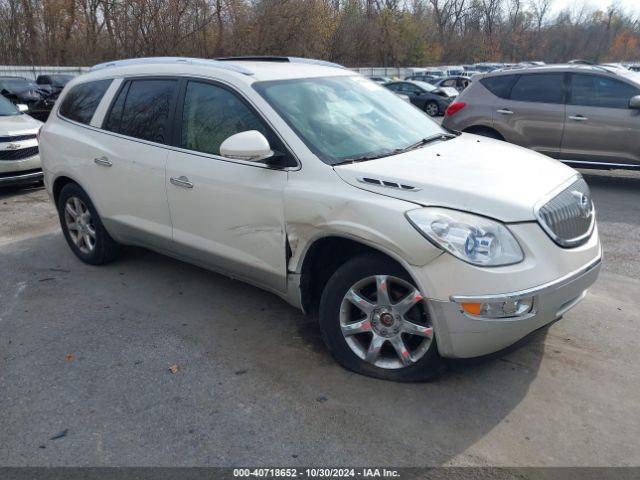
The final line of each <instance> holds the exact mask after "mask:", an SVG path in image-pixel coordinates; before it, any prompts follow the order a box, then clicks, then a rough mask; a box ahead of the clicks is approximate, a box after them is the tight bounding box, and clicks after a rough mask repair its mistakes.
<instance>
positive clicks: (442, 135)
mask: <svg viewBox="0 0 640 480" xmlns="http://www.w3.org/2000/svg"><path fill="white" fill-rule="evenodd" d="M455 137H456V135H454V134H452V133H439V134H438V135H433V136H432V137H427V138H423V139H422V140H419V141H417V142H416V143H413V144H411V145H409V146H408V147H404V148H397V149H395V150H394V151H393V153H395V154H398V153H404V152H408V151H410V150H415V149H417V148H421V147H424V146H425V145H427V144H429V143H431V142H435V141H436V140H448V139H451V138H455Z"/></svg>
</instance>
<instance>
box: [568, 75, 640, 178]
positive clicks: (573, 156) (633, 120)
mask: <svg viewBox="0 0 640 480" xmlns="http://www.w3.org/2000/svg"><path fill="white" fill-rule="evenodd" d="M636 95H640V90H639V89H638V88H636V87H634V86H632V85H630V84H628V83H626V82H622V81H620V80H615V79H612V78H609V77H604V76H601V75H594V74H577V73H576V74H573V75H571V88H570V95H569V100H568V102H567V120H566V124H565V130H564V137H563V140H562V152H561V156H562V159H563V160H568V161H577V162H596V163H617V164H626V165H628V164H631V165H640V111H639V110H634V109H630V108H629V101H630V100H631V98H632V97H634V96H636Z"/></svg>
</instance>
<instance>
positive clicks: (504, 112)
mask: <svg viewBox="0 0 640 480" xmlns="http://www.w3.org/2000/svg"><path fill="white" fill-rule="evenodd" d="M497 112H498V113H499V114H501V115H513V112H512V111H511V110H509V109H508V108H501V109H500V110H497Z"/></svg>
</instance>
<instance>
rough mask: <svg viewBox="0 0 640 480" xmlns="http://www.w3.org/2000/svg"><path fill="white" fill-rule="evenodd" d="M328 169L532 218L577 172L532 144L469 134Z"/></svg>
mask: <svg viewBox="0 0 640 480" xmlns="http://www.w3.org/2000/svg"><path fill="white" fill-rule="evenodd" d="M334 170H335V171H336V173H337V174H338V175H339V176H340V178H342V179H343V180H344V181H345V182H347V183H349V184H350V185H353V186H354V187H357V188H361V189H364V190H368V191H371V192H375V193H380V194H382V195H386V196H389V197H395V198H399V199H402V200H406V201H409V202H413V203H416V204H419V205H424V206H441V207H448V208H453V209H457V210H464V211H466V212H473V213H477V214H480V215H484V216H487V217H492V218H496V219H498V220H502V221H503V222H523V221H531V220H535V215H534V212H533V208H534V206H535V205H536V203H538V202H539V201H540V200H541V199H542V198H543V197H544V196H545V195H547V194H549V193H550V192H551V191H552V190H554V189H555V188H557V187H558V186H560V185H561V184H562V183H564V182H565V181H567V180H568V179H569V178H571V177H573V176H575V175H577V172H576V171H575V170H573V169H572V168H570V167H567V166H566V165H563V164H562V163H560V162H558V161H556V160H553V159H551V158H549V157H545V156H544V155H541V154H539V153H536V152H534V151H532V150H527V149H524V148H521V147H517V146H515V145H511V144H509V143H506V142H501V141H499V140H492V139H489V138H485V137H479V136H476V135H471V134H462V135H460V136H459V137H457V138H454V139H451V140H446V141H441V142H438V143H433V144H429V145H427V146H425V147H423V148H419V149H416V150H412V151H409V152H406V153H403V154H400V155H394V156H391V157H385V158H380V159H377V160H370V161H366V162H360V163H355V164H349V165H339V166H335V167H334ZM376 181H380V184H376V183H375V182H376ZM382 182H391V184H392V185H390V186H386V185H384V184H383V183H382ZM393 184H397V185H398V186H395V185H393ZM411 187H413V188H412V189H411Z"/></svg>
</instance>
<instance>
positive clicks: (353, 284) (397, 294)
mask: <svg viewBox="0 0 640 480" xmlns="http://www.w3.org/2000/svg"><path fill="white" fill-rule="evenodd" d="M370 281H372V282H373V285H369V286H367V282H370ZM381 286H382V287H383V288H382V289H381ZM352 292H357V293H358V295H359V296H357V297H354V296H353V294H352ZM380 292H383V293H384V295H382V294H381V293H380ZM354 298H355V299H356V301H355V302H354ZM363 301H364V302H365V303H363ZM404 302H406V303H404ZM357 303H360V304H361V305H362V306H366V309H369V312H368V313H367V312H365V311H364V310H361V307H356V306H355V305H356V304H357ZM405 305H411V306H410V307H405ZM370 307H375V308H370ZM401 307H402V308H401ZM404 308H408V309H407V310H406V312H404V313H403V310H404ZM352 314H355V316H356V318H352V319H350V320H349V321H345V318H346V317H348V316H350V315H352ZM319 317H320V328H321V331H322V337H323V339H324V342H325V344H326V345H327V347H328V348H329V350H330V352H331V354H332V355H333V356H334V358H335V359H336V360H337V361H338V363H340V365H342V366H343V367H345V368H347V369H349V370H351V371H353V372H356V373H359V374H362V375H367V376H370V377H375V378H381V379H385V380H393V381H398V382H423V381H428V380H432V379H434V378H437V377H438V376H440V375H441V374H442V373H443V372H444V371H445V364H444V362H443V360H442V358H441V357H440V355H439V354H438V347H437V344H436V338H435V334H434V333H433V328H432V325H431V320H430V318H429V315H428V311H427V308H426V303H425V300H424V299H423V298H422V295H420V294H419V292H418V289H417V288H416V287H415V285H414V282H413V280H412V279H411V277H410V276H409V275H408V274H407V272H406V271H405V270H404V269H403V268H402V267H401V266H400V265H398V264H397V263H396V262H394V261H393V260H391V259H389V258H388V257H385V256H383V255H380V254H364V255H360V256H358V257H355V258H353V259H351V260H349V261H347V262H346V263H344V264H343V265H342V266H340V267H339V268H338V269H337V270H336V272H335V273H334V274H333V275H332V276H331V278H330V279H329V281H328V282H327V285H326V286H325V288H324V291H323V292H322V297H321V300H320V312H319ZM408 327H411V328H410V330H412V331H413V332H416V333H415V334H413V333H409V330H407V328H408ZM356 328H357V330H356ZM344 332H347V333H344ZM374 344H375V345H374ZM403 347H404V349H403Z"/></svg>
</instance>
